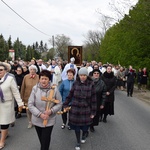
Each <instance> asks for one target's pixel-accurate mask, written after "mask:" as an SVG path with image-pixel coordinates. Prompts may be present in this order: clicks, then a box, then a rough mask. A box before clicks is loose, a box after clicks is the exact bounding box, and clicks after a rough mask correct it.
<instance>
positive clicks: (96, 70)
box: [92, 69, 102, 75]
mask: <svg viewBox="0 0 150 150" xmlns="http://www.w3.org/2000/svg"><path fill="white" fill-rule="evenodd" d="M94 72H98V73H99V74H100V75H101V74H102V73H101V71H100V70H99V69H94V70H93V71H92V75H93V74H94Z"/></svg>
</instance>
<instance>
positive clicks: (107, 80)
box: [0, 58, 148, 150]
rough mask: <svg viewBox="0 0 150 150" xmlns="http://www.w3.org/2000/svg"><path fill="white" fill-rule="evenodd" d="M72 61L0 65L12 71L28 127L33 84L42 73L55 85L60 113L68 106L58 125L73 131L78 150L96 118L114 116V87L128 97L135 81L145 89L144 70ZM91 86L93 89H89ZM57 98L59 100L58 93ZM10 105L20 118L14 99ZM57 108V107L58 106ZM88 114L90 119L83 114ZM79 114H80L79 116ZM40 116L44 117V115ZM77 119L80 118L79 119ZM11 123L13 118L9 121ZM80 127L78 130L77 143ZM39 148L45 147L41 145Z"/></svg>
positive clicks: (30, 126) (102, 119) (24, 62)
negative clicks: (59, 103)
mask: <svg viewBox="0 0 150 150" xmlns="http://www.w3.org/2000/svg"><path fill="white" fill-rule="evenodd" d="M74 62H75V59H74V58H71V59H70V61H69V62H67V61H62V60H61V59H55V60H50V61H49V62H44V61H43V60H42V59H38V60H36V59H32V60H31V61H30V62H26V61H23V60H16V61H14V62H12V61H10V62H1V64H3V65H2V67H3V66H7V72H9V74H12V75H13V77H14V79H15V81H16V84H17V87H18V90H19V93H20V96H21V99H22V101H23V103H24V106H23V108H24V109H23V110H24V111H25V112H26V114H27V118H28V126H27V127H28V128H29V129H30V128H32V126H33V125H35V124H33V122H32V113H33V112H34V113H36V111H35V110H32V109H31V108H33V106H32V107H31V101H30V107H28V104H29V99H31V95H32V92H33V91H32V90H33V87H35V86H36V85H37V84H38V83H40V86H41V84H44V81H42V79H43V78H42V77H43V76H46V77H47V78H48V81H50V82H51V85H55V86H57V89H58V90H59V92H60V95H61V98H62V103H63V104H62V108H61V111H62V112H63V111H64V109H65V108H67V107H69V106H71V110H70V112H69V117H68V113H67V112H66V113H64V112H63V113H62V122H63V123H62V125H61V128H62V129H64V128H65V127H66V125H67V127H68V129H69V130H70V129H73V130H75V135H76V138H77V145H76V147H75V149H76V150H79V149H80V143H85V141H86V137H87V136H88V129H90V131H91V132H94V131H95V129H94V126H97V125H98V124H99V122H100V121H102V122H104V123H106V122H107V116H108V115H114V100H115V94H114V91H115V89H119V90H121V91H124V90H126V92H127V96H131V97H132V96H133V92H134V84H135V82H137V87H138V90H140V91H142V92H146V89H147V84H148V71H147V69H146V68H139V70H138V71H136V70H135V69H134V68H133V67H132V66H131V65H130V66H129V67H128V68H125V67H123V66H121V65H113V64H108V63H107V64H103V63H102V62H96V61H91V62H87V61H83V63H82V64H81V66H76V64H74ZM1 70H2V69H1ZM45 70H46V71H48V72H49V74H50V78H49V77H48V75H47V72H43V71H45ZM41 73H42V74H41ZM2 78H3V76H2ZM40 79H41V80H40ZM43 80H44V79H43ZM45 80H46V79H45ZM0 81H1V78H0ZM2 83H3V82H2ZM47 84H48V82H47ZM93 87H94V88H93ZM44 89H45V88H44ZM48 89H49V88H48ZM93 89H95V90H94V91H93ZM34 90H35V89H34ZM33 94H34V93H33ZM33 96H34V95H33ZM57 97H59V99H60V96H59V95H58V94H57ZM81 99H82V101H81ZM16 100H17V99H16ZM19 106H20V105H19ZM89 106H90V108H89ZM14 107H15V117H16V118H20V117H21V115H22V114H21V113H22V112H21V111H19V110H18V104H17V103H16V101H15V106H14ZM58 108H60V105H59V107H58ZM81 108H82V109H81ZM83 108H84V109H83ZM23 110H22V111H23ZM31 111H32V112H31ZM81 112H82V113H81ZM85 112H86V113H85ZM46 113H47V114H49V115H50V114H52V113H54V112H53V111H51V112H46ZM39 115H41V114H38V117H39ZM89 115H90V118H88V117H87V116H89ZM79 116H81V118H80V117H79ZM45 117H46V116H45ZM41 118H44V116H42V117H41ZM83 118H84V119H85V120H84V119H83ZM80 119H81V120H82V121H83V120H84V121H83V122H81V120H80ZM85 122H86V123H85ZM13 123H14V121H13V122H11V123H10V124H13ZM0 124H1V122H0ZM40 129H41V128H39V127H36V131H37V133H38V137H39V140H40V143H42V140H41V136H40V135H39V133H40V132H41V131H39V130H40ZM80 130H82V138H81V142H80ZM51 131H52V128H51ZM3 141H4V140H3ZM3 141H2V142H0V147H2V148H3V147H4V144H1V143H4V142H3ZM49 141H50V138H49ZM49 144H50V143H49ZM49 144H48V145H47V148H48V147H49ZM41 145H42V144H41ZM41 150H46V149H45V148H43V149H42V148H41Z"/></svg>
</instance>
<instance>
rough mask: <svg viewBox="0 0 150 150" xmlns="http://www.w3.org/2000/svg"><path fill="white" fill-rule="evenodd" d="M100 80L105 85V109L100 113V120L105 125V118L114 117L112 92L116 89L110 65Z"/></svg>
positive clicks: (113, 96)
mask: <svg viewBox="0 0 150 150" xmlns="http://www.w3.org/2000/svg"><path fill="white" fill-rule="evenodd" d="M102 80H103V81H104V83H105V84H106V87H107V92H106V102H105V107H104V109H103V111H102V114H101V119H102V120H103V122H105V123H106V122H107V120H106V119H107V116H108V115H114V100H115V95H114V91H115V88H116V77H115V76H114V73H113V72H112V66H110V65H108V66H107V69H106V71H105V72H104V74H103V75H102Z"/></svg>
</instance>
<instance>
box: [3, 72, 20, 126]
mask: <svg viewBox="0 0 150 150" xmlns="http://www.w3.org/2000/svg"><path fill="white" fill-rule="evenodd" d="M5 75H6V74H5ZM5 75H4V77H3V78H2V79H1V80H0V82H3V80H4V78H5ZM0 86H1V89H2V91H3V95H4V100H5V101H4V102H2V101H1V100H0V125H6V124H10V123H12V122H14V121H15V111H14V101H15V100H16V101H17V104H18V106H23V102H22V99H21V97H20V93H19V90H18V87H17V84H16V81H15V79H14V77H13V76H12V75H10V74H9V75H8V77H7V79H6V80H5V81H4V82H3V83H2V84H1V85H0ZM14 98H15V100H14Z"/></svg>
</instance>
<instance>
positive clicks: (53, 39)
mask: <svg viewBox="0 0 150 150" xmlns="http://www.w3.org/2000/svg"><path fill="white" fill-rule="evenodd" d="M52 43H53V49H54V35H53V36H52Z"/></svg>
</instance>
